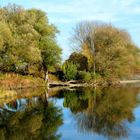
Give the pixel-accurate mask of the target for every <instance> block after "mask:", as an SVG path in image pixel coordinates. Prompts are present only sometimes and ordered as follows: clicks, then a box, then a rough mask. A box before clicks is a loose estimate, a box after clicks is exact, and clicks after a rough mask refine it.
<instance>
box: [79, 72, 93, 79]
mask: <svg viewBox="0 0 140 140" xmlns="http://www.w3.org/2000/svg"><path fill="white" fill-rule="evenodd" d="M77 79H78V80H84V81H89V80H91V79H92V76H91V73H90V72H86V71H79V72H78V77H77Z"/></svg>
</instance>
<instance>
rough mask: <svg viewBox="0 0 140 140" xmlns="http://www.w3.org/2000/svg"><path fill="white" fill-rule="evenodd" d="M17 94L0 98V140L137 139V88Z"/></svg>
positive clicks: (139, 102)
mask: <svg viewBox="0 0 140 140" xmlns="http://www.w3.org/2000/svg"><path fill="white" fill-rule="evenodd" d="M0 92H1V90H0ZM5 92H8V91H5ZM15 92H16V93H17V94H16V96H14V97H10V98H9V97H6V96H5V97H3V98H0V140H59V139H60V140H93V139H95V140H139V139H140V88H139V87H138V86H135V87H134V86H125V87H121V88H115V87H112V88H111V87H109V88H102V89H101V88H96V89H95V88H84V89H71V90H66V89H61V90H56V89H49V90H47V91H45V90H44V89H39V88H38V89H27V90H18V91H15Z"/></svg>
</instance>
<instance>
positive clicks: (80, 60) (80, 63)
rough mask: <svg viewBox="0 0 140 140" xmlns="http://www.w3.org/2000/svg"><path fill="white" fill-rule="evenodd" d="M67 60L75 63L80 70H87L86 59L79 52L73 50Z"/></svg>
mask: <svg viewBox="0 0 140 140" xmlns="http://www.w3.org/2000/svg"><path fill="white" fill-rule="evenodd" d="M67 61H68V62H72V63H73V64H75V65H77V68H78V70H80V71H87V70H88V59H87V57H85V56H84V55H82V54H80V53H76V52H73V53H72V54H71V55H70V57H69V59H68V60H67Z"/></svg>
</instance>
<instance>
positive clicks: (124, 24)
mask: <svg viewBox="0 0 140 140" xmlns="http://www.w3.org/2000/svg"><path fill="white" fill-rule="evenodd" d="M8 3H15V4H18V5H21V6H23V7H24V8H38V9H42V10H44V11H46V13H47V14H48V17H49V20H50V23H54V24H55V25H56V26H57V27H58V29H59V30H60V34H59V35H58V38H57V39H58V43H59V44H60V46H61V47H62V48H63V59H66V58H68V56H69V54H70V52H71V51H72V49H71V45H70V41H69V39H70V37H71V35H72V33H73V28H74V27H75V25H76V23H78V22H80V21H83V20H90V21H103V22H107V23H112V24H113V25H115V26H116V27H119V28H122V29H125V30H127V31H128V32H129V33H130V35H131V36H132V39H133V41H134V42H135V44H136V45H137V46H139V47H140V0H0V6H5V5H7V4H8Z"/></svg>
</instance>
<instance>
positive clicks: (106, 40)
mask: <svg viewBox="0 0 140 140" xmlns="http://www.w3.org/2000/svg"><path fill="white" fill-rule="evenodd" d="M73 43H74V48H76V49H78V50H79V52H80V53H81V54H83V55H84V56H86V57H87V58H88V69H89V71H93V69H94V63H95V64H96V73H98V74H100V75H101V76H102V77H107V78H109V79H111V78H113V79H114V78H115V79H116V78H122V77H126V76H128V75H133V74H134V70H135V69H137V68H138V67H139V64H138V63H139V58H140V57H139V49H138V48H137V47H136V45H135V44H134V43H133V41H132V39H131V37H130V35H129V33H128V32H126V31H125V30H121V29H118V28H116V27H114V26H112V25H110V24H103V23H94V22H81V23H79V24H77V26H76V28H75V30H74V36H73Z"/></svg>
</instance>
